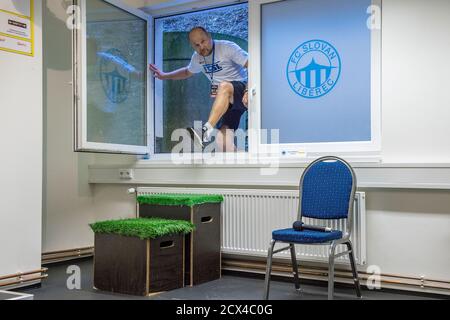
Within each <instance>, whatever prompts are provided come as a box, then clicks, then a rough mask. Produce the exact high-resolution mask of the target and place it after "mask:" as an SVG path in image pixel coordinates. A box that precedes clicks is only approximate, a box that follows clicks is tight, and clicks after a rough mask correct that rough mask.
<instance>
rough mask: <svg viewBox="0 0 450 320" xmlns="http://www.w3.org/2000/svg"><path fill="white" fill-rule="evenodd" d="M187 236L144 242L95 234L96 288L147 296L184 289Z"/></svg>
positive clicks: (134, 238)
mask: <svg viewBox="0 0 450 320" xmlns="http://www.w3.org/2000/svg"><path fill="white" fill-rule="evenodd" d="M184 245H185V242H184V235H181V234H180V235H174V236H164V237H161V238H157V239H146V240H141V239H139V238H136V237H126V236H120V235H116V234H104V233H97V234H95V256H94V287H95V288H96V289H99V290H103V291H108V292H116V293H122V294H130V295H139V296H147V295H150V294H153V293H158V292H163V291H168V290H173V289H178V288H182V287H184V258H183V257H184V251H185V246H184Z"/></svg>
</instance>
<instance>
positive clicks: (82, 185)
mask: <svg viewBox="0 0 450 320" xmlns="http://www.w3.org/2000/svg"><path fill="white" fill-rule="evenodd" d="M383 2H384V9H383V70H382V72H383V96H382V98H383V158H384V160H385V161H386V162H446V163H450V150H449V149H450V147H449V146H450V144H449V143H448V142H447V141H446V140H447V138H446V137H448V136H450V126H448V124H446V122H448V119H450V117H449V116H450V114H449V110H450V109H449V108H448V106H449V105H450V92H449V91H448V90H447V89H446V88H447V87H448V86H450V78H448V77H447V75H446V73H445V72H440V73H438V72H434V71H433V70H434V69H433V66H436V68H437V69H438V70H442V66H443V65H444V66H448V62H447V60H446V58H447V55H448V54H447V53H448V52H449V49H450V43H449V40H448V39H450V38H449V37H448V35H447V31H448V30H450V17H449V16H448V15H449V14H450V2H448V1H445V0H433V1H420V0H413V1H412V0H384V1H383ZM63 3H64V2H63V1H54V0H48V1H47V13H46V15H54V14H56V15H57V16H58V17H60V19H61V21H59V22H58V21H54V22H53V23H54V24H51V28H50V30H49V34H48V35H47V36H48V40H49V41H48V42H49V43H47V45H46V48H48V47H49V46H50V42H51V43H52V45H51V46H52V48H53V50H55V51H53V52H48V53H46V54H48V56H47V57H46V60H47V61H48V63H49V65H47V67H46V75H47V81H48V87H47V89H46V96H47V100H48V101H47V102H48V103H47V117H46V119H47V127H46V132H47V137H46V145H47V159H46V163H47V173H46V179H47V184H46V185H47V187H46V190H47V191H46V197H45V202H46V204H47V205H46V210H45V218H44V227H45V236H44V251H53V250H62V249H70V248H77V247H84V246H90V245H92V244H93V235H92V233H91V232H90V230H89V228H88V226H87V225H88V223H90V222H92V221H94V220H100V219H106V218H116V217H125V216H132V215H133V214H134V201H133V198H132V197H130V196H129V195H127V194H126V189H127V186H125V185H123V186H116V185H95V186H89V185H88V184H87V179H88V176H87V175H88V173H87V166H88V164H89V163H96V164H104V163H123V164H126V163H128V164H130V163H132V162H133V157H121V156H107V155H95V156H93V155H79V154H75V153H73V152H72V135H71V134H72V133H71V126H72V109H71V91H70V87H69V86H67V85H66V84H67V82H68V81H69V80H70V72H71V71H70V56H69V52H68V50H69V49H68V48H69V47H68V46H69V43H68V39H66V40H64V39H65V38H66V37H68V31H67V30H66V29H65V28H64V27H63V21H62V19H63V18H64V17H65V14H64V8H63V5H62V4H63ZM46 21H47V19H46ZM47 22H48V21H47ZM405 23H407V24H405ZM61 39H63V40H64V41H66V42H64V41H63V42H61V41H59V40H61ZM64 57H65V58H64ZM58 59H59V60H58ZM53 60H58V61H59V63H61V65H62V66H61V67H55V66H52V64H53ZM418 61H420V64H417V62H418ZM434 82H438V83H439V84H438V85H436V86H432V85H430V84H432V83H434ZM422 85H423V86H422ZM229 170H233V169H229ZM283 170H284V169H283ZM286 170H293V169H286ZM205 173H206V171H204V170H201V169H198V172H197V175H204V174H205ZM208 174H212V175H214V170H209V171H208ZM280 174H281V175H283V174H284V175H286V174H289V175H291V174H292V175H296V174H297V172H294V171H292V172H291V171H289V172H286V171H282V172H281V173H280ZM149 183H151V181H149ZM180 183H182V181H180ZM219 183H220V182H219ZM236 185H239V181H238V180H237V181H236ZM365 191H366V192H367V210H368V211H367V214H368V222H367V228H368V230H367V232H368V263H369V264H376V265H379V266H380V267H381V270H382V272H383V273H386V274H396V275H406V276H415V277H420V276H421V275H425V276H426V277H428V278H433V279H442V280H446V281H450V251H449V250H448V243H449V240H450V239H449V232H448V230H449V227H450V200H449V199H450V197H449V196H450V192H448V191H438V190H415V191H412V190H395V189H392V190H377V189H370V190H365Z"/></svg>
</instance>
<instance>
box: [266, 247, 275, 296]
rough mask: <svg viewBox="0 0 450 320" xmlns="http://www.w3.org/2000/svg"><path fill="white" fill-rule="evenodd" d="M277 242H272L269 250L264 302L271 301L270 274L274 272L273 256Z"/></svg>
mask: <svg viewBox="0 0 450 320" xmlns="http://www.w3.org/2000/svg"><path fill="white" fill-rule="evenodd" d="M275 243H276V241H275V240H273V239H272V240H271V241H270V245H269V250H268V253H267V266H266V279H265V282H264V297H263V299H264V300H268V299H269V289H270V273H271V272H272V256H273V248H274V247H275Z"/></svg>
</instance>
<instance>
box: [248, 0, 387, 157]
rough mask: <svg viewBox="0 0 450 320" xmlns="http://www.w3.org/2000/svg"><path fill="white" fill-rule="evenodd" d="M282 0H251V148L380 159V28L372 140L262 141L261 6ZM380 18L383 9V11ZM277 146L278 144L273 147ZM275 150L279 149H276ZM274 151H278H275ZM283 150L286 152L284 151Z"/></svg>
mask: <svg viewBox="0 0 450 320" xmlns="http://www.w3.org/2000/svg"><path fill="white" fill-rule="evenodd" d="M279 1H283V0H252V1H250V2H249V39H251V41H249V56H250V57H251V62H250V70H249V87H250V88H251V90H250V92H251V96H250V106H249V129H253V130H254V132H256V134H255V135H254V136H250V137H249V152H250V153H252V154H264V155H269V156H275V157H277V156H278V157H281V158H283V157H286V158H298V157H304V155H305V154H306V155H311V156H314V157H318V156H321V155H329V154H333V155H341V156H346V157H349V158H352V157H355V158H358V159H361V158H364V159H365V160H366V161H369V162H371V161H375V162H378V161H380V160H381V28H380V29H379V30H377V29H373V30H372V32H371V41H372V46H371V47H372V57H371V59H372V62H371V68H372V70H371V78H372V79H371V139H372V140H371V141H369V142H330V143H298V144H278V145H275V146H274V145H269V144H263V143H261V141H262V140H261V138H262V137H261V130H260V129H261V86H262V79H261V72H260V69H261V63H262V61H261V41H262V40H261V37H262V30H261V26H262V21H261V13H262V6H263V5H264V4H268V3H274V2H279ZM381 2H382V0H372V5H375V6H378V7H379V8H380V9H381V8H382V7H381V4H382V3H381ZM367 17H368V18H369V14H368V15H367ZM380 18H381V12H380ZM274 147H275V148H274ZM273 150H276V151H273ZM274 152H276V153H275V154H274ZM283 154H284V155H283Z"/></svg>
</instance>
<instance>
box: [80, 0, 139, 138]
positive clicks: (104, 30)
mask: <svg viewBox="0 0 450 320" xmlns="http://www.w3.org/2000/svg"><path fill="white" fill-rule="evenodd" d="M86 6H87V8H86V12H87V39H86V42H87V57H86V59H87V140H88V142H97V143H107V144H116V145H132V146H146V145H147V136H146V135H147V134H146V130H147V129H146V128H147V119H146V108H147V73H146V70H147V30H146V28H147V22H146V21H145V20H143V19H140V18H138V17H136V16H134V15H132V14H130V13H128V12H126V11H124V10H122V9H120V8H117V7H115V6H113V5H111V4H109V3H106V2H104V1H101V0H88V1H86Z"/></svg>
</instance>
